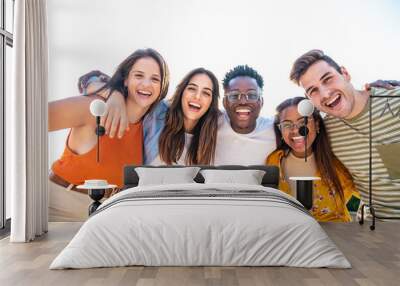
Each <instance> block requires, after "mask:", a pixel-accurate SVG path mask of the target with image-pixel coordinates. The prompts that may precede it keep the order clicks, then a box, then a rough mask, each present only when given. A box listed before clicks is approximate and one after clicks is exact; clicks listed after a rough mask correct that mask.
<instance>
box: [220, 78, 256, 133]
mask: <svg viewBox="0 0 400 286" xmlns="http://www.w3.org/2000/svg"><path fill="white" fill-rule="evenodd" d="M233 92H234V93H236V92H237V93H239V94H241V95H240V99H239V100H236V101H232V100H230V99H229V94H232V93H233ZM252 93H257V94H258V95H259V96H260V97H259V98H258V99H257V100H256V101H252V100H247V98H246V96H244V94H247V95H251V94H252ZM260 93H261V91H260V88H259V86H258V85H257V81H256V80H255V79H254V78H251V77H248V76H239V77H236V78H233V79H232V80H231V81H230V82H229V83H228V86H227V88H226V89H225V96H224V101H223V103H224V107H225V110H226V112H227V114H228V116H229V119H230V122H231V126H232V129H233V130H235V132H237V133H242V134H247V133H250V132H252V131H253V130H254V129H255V128H256V121H257V118H258V115H259V114H260V110H261V107H262V105H263V99H262V98H261V94H260ZM249 99H250V97H249Z"/></svg>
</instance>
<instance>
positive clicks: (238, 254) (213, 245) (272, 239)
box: [50, 183, 351, 269]
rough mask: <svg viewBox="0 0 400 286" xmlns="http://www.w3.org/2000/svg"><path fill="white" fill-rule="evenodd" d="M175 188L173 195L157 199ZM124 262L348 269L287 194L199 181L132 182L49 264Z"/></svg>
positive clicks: (107, 264)
mask: <svg viewBox="0 0 400 286" xmlns="http://www.w3.org/2000/svg"><path fill="white" fill-rule="evenodd" d="M174 190H177V191H176V192H175V195H174V196H172V197H169V196H166V197H164V196H161V197H157V196H156V197H154V194H155V193H157V192H158V193H159V194H161V195H162V194H165V192H169V191H174ZM253 191H254V192H255V191H259V192H260V191H262V192H263V193H261V195H260V196H259V197H257V196H252V192H253ZM138 192H140V193H138ZM185 192H186V193H185ZM224 192H226V193H227V195H226V196H218V194H220V193H221V194H222V193H224ZM259 192H258V193H257V194H260V193H259ZM150 193H151V194H152V195H151V196H149V197H146V195H147V194H150ZM180 193H182V195H180ZM188 193H189V194H188ZM190 193H199V194H203V195H202V196H200V197H197V196H191V195H190ZM216 193H217V195H215V194H216ZM230 193H231V194H232V193H233V195H230ZM234 193H237V194H240V196H236V195H235V194H234ZM264 193H265V195H266V198H264V197H263V196H264ZM138 194H139V195H143V196H142V197H139V198H138V197H137V196H138ZM183 194H185V195H183ZM207 194H209V195H207ZM127 265H145V266H189V265H191V266H193V265H214V266H216V265H218V266H241V265H243V266H244V265H247V266H294V267H333V268H350V267H351V266H350V263H349V262H348V261H347V259H346V258H345V257H344V255H343V254H342V252H341V251H340V250H339V249H338V248H337V247H336V245H335V244H334V243H333V242H332V241H331V239H330V238H329V237H328V236H327V234H326V233H325V232H324V230H323V229H322V228H321V227H320V225H319V224H318V222H317V221H315V220H314V218H312V217H311V216H310V215H308V214H307V213H306V212H305V211H304V209H302V208H301V207H299V203H298V202H297V201H296V200H294V199H293V198H291V197H289V196H287V195H286V194H284V193H282V192H280V191H278V190H275V189H272V188H266V187H262V186H254V185H238V184H196V183H193V184H179V185H165V186H146V187H135V188H131V189H128V190H125V191H123V192H121V193H119V194H117V195H115V196H113V197H111V198H110V199H108V200H106V201H105V202H104V203H103V204H102V205H101V206H100V208H99V210H98V211H97V213H96V214H94V215H93V216H92V217H90V218H89V219H88V220H87V221H86V222H85V223H84V224H83V225H82V227H81V229H80V230H79V232H78V233H77V234H76V235H75V237H74V238H73V239H72V241H71V242H70V243H69V244H68V245H67V246H66V247H65V249H64V250H63V251H62V252H61V253H60V254H59V255H58V256H57V257H56V259H55V260H54V261H53V262H52V264H51V265H50V269H62V268H90V267H113V266H127Z"/></svg>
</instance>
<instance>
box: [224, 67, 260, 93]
mask: <svg viewBox="0 0 400 286" xmlns="http://www.w3.org/2000/svg"><path fill="white" fill-rule="evenodd" d="M239 76H248V77H251V78H254V79H255V80H256V81H257V85H258V87H259V88H261V89H262V88H263V87H264V80H263V78H262V76H261V75H260V74H259V73H258V72H257V71H256V70H255V69H253V68H252V67H249V66H248V65H240V66H236V67H234V68H233V69H231V70H230V71H229V72H227V73H226V75H225V78H224V80H223V81H222V85H223V87H224V89H226V88H227V87H228V85H229V82H230V81H231V80H232V79H234V78H236V77H239Z"/></svg>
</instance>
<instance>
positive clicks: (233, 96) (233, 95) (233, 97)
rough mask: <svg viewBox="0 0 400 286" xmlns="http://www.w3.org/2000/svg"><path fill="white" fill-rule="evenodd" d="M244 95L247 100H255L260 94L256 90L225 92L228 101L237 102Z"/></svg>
mask: <svg viewBox="0 0 400 286" xmlns="http://www.w3.org/2000/svg"><path fill="white" fill-rule="evenodd" d="M242 95H243V96H245V98H246V101H247V102H257V101H258V100H259V99H260V94H259V93H258V92H256V91H249V92H247V93H240V92H239V91H231V92H228V93H227V94H226V98H227V99H228V101H229V102H232V103H233V102H238V101H240V99H241V98H242Z"/></svg>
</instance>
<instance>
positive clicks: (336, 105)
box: [299, 60, 355, 118]
mask: <svg viewBox="0 0 400 286" xmlns="http://www.w3.org/2000/svg"><path fill="white" fill-rule="evenodd" d="M341 71H342V74H340V73H339V72H338V71H337V70H336V69H335V68H334V67H332V66H331V65H329V64H328V63H327V62H325V61H322V60H320V61H317V62H315V63H314V64H312V65H311V66H310V67H309V68H308V69H307V71H306V72H305V73H304V74H303V75H302V76H301V77H300V79H299V83H300V85H301V86H302V87H303V88H304V90H305V91H306V95H307V97H308V98H309V99H310V100H311V101H312V103H313V104H314V105H315V106H316V107H317V108H318V109H319V110H320V111H322V112H325V113H327V114H329V115H332V116H335V117H339V118H351V117H353V116H354V113H355V98H354V94H355V89H354V87H353V86H352V85H351V83H350V75H349V74H348V72H347V71H346V69H345V68H343V67H342V68H341Z"/></svg>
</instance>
